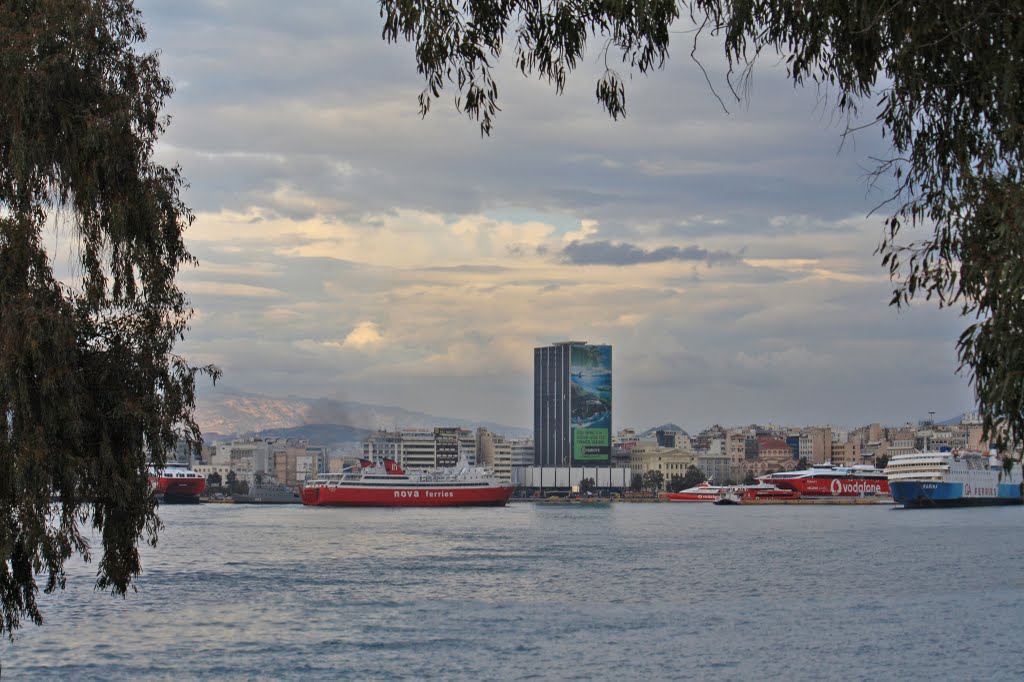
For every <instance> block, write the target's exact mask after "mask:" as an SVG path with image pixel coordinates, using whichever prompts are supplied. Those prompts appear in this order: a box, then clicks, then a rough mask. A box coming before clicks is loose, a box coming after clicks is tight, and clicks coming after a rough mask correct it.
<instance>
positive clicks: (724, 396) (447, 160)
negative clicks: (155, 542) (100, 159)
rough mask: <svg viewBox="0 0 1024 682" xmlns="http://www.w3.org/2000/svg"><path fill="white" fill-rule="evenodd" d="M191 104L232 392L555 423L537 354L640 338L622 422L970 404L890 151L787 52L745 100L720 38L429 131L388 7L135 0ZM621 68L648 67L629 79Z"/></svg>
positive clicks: (198, 335)
mask: <svg viewBox="0 0 1024 682" xmlns="http://www.w3.org/2000/svg"><path fill="white" fill-rule="evenodd" d="M138 4H139V7H140V8H141V9H142V11H143V15H144V17H145V20H146V23H147V26H148V29H149V33H150V35H149V41H148V43H147V47H148V48H150V49H157V50H160V51H161V54H162V57H161V60H162V64H163V68H164V71H165V73H167V74H168V75H169V76H170V77H171V78H172V79H173V81H174V83H175V85H176V88H177V91H176V93H175V95H174V97H173V99H172V101H171V102H170V103H169V105H168V109H167V110H168V113H170V114H171V115H172V117H173V121H172V124H171V127H170V129H169V130H168V132H167V134H166V135H165V136H164V138H163V142H162V144H161V147H160V149H159V159H160V161H161V162H163V163H165V164H175V163H176V164H180V165H181V166H182V168H183V170H184V173H185V175H186V177H187V178H188V180H189V182H190V183H191V188H190V189H189V190H188V192H187V194H186V200H187V202H188V203H189V205H190V206H191V207H192V209H193V210H194V211H195V213H196V215H197V219H196V221H195V224H194V225H193V226H192V228H191V229H190V230H189V231H188V233H187V237H188V243H189V246H190V249H191V250H192V252H193V254H194V255H196V256H197V257H198V258H199V261H200V266H199V267H198V268H196V269H190V270H188V271H185V272H183V273H182V275H181V283H182V285H183V287H184V288H185V290H186V291H187V292H188V294H189V296H190V298H191V300H192V303H193V305H194V307H195V309H196V315H195V317H194V319H193V324H192V330H191V335H190V336H189V338H188V339H187V341H186V342H185V343H183V344H181V345H180V347H179V350H180V351H181V352H183V353H184V354H186V355H187V356H188V357H189V358H190V359H191V360H192V361H194V362H196V363H207V362H213V363H216V364H218V365H220V367H221V368H222V369H223V370H224V379H223V385H224V386H226V387H228V388H231V389H235V390H243V391H251V392H257V393H264V394H268V395H271V396H278V397H283V396H287V395H297V396H304V397H329V398H340V399H349V400H358V401H360V402H365V403H378V404H386V405H397V406H401V407H404V408H408V409H412V410H422V411H426V412H430V413H432V414H437V415H444V416H455V417H464V418H466V419H474V420H485V419H486V420H494V421H498V422H502V423H507V424H511V425H516V426H527V427H528V426H530V424H531V414H532V412H531V410H532V361H533V353H532V349H533V348H534V347H535V346H539V345H547V344H549V343H552V342H555V341H559V340H565V339H580V340H587V341H590V342H592V343H610V344H612V346H613V347H614V351H613V352H614V371H615V378H614V392H615V395H614V410H615V424H614V428H615V429H619V428H622V427H626V426H633V427H641V428H646V427H647V426H651V425H654V424H659V423H663V422H666V421H674V422H676V423H678V424H680V425H682V426H684V427H685V428H687V429H691V430H697V429H700V428H703V427H705V426H708V425H710V424H712V423H715V422H718V423H722V424H744V423H751V422H769V421H774V422H777V423H794V424H824V423H832V424H842V425H851V426H853V425H858V424H862V423H868V422H874V421H880V422H883V423H891V424H896V423H902V422H903V421H906V420H916V419H919V418H922V417H925V416H927V414H928V412H929V411H935V412H936V415H937V416H938V417H948V416H953V415H956V414H958V413H959V412H961V411H963V410H965V409H969V408H970V407H971V404H972V401H971V391H970V389H969V387H968V384H967V381H966V380H965V379H964V378H962V377H958V376H957V375H956V374H955V369H956V355H955V349H954V341H955V338H956V336H957V335H958V334H959V332H960V331H961V330H962V328H963V327H964V326H965V323H964V322H963V321H962V320H960V319H959V318H958V316H957V315H956V313H955V312H951V311H940V310H937V309H935V308H934V307H932V306H930V305H928V304H925V303H924V302H921V303H917V304H915V305H913V306H912V307H911V309H909V310H905V311H902V312H897V311H896V310H895V309H893V308H890V307H889V306H888V305H887V304H888V300H889V298H890V296H891V290H892V287H891V285H890V283H889V282H888V279H887V276H886V274H885V273H884V272H883V270H882V269H881V267H880V264H879V258H878V257H877V256H875V255H874V254H873V252H874V250H875V248H876V246H877V245H878V242H879V238H880V236H881V233H882V218H883V215H882V214H876V215H874V216H869V213H870V212H871V210H872V209H873V208H874V207H875V206H877V205H878V204H879V203H880V202H881V201H882V200H883V199H884V191H881V190H879V189H878V188H875V189H873V188H872V187H871V186H870V185H869V182H868V171H869V170H870V169H871V168H872V163H871V161H870V159H871V157H873V156H879V155H882V154H884V153H885V146H884V144H883V143H882V140H881V135H880V134H879V132H878V131H876V130H867V131H861V132H860V133H858V134H857V135H856V136H855V137H853V138H852V139H847V140H846V142H845V143H843V141H842V139H841V133H842V131H843V128H844V123H845V121H843V120H839V119H838V118H837V117H836V115H835V114H834V112H833V110H832V108H831V107H830V104H829V100H828V99H827V97H823V96H822V94H821V93H819V92H817V91H815V90H813V89H809V88H808V89H803V90H794V89H793V87H792V86H791V85H790V84H789V83H788V82H787V81H786V80H785V78H784V74H783V72H782V70H781V69H780V68H777V67H775V66H774V65H773V63H772V62H771V61H769V60H766V61H764V62H763V63H762V64H760V65H759V69H758V70H757V71H756V72H755V77H754V81H753V87H752V89H751V91H750V94H749V99H748V101H746V102H744V103H741V104H737V103H735V102H731V101H729V100H728V98H725V97H724V94H725V92H726V91H725V90H724V87H723V82H722V81H721V80H720V77H721V73H722V63H721V60H720V58H719V57H718V54H719V53H718V48H717V46H716V45H715V43H714V42H713V41H712V40H708V41H707V42H706V43H704V44H702V51H701V52H700V53H699V54H700V55H701V56H702V60H703V62H704V64H705V66H706V68H707V69H708V71H709V73H710V75H711V78H712V81H713V82H715V83H716V85H717V86H718V88H719V90H720V91H721V92H722V94H723V98H724V99H726V105H727V108H728V113H726V112H725V111H723V108H722V106H721V104H719V102H718V100H717V99H716V98H715V96H714V95H713V94H712V92H711V91H710V89H709V87H708V85H707V84H706V83H705V80H704V75H703V73H702V72H701V70H700V69H699V68H698V67H697V66H696V65H695V64H694V62H693V61H691V60H690V58H689V51H690V44H689V43H690V40H691V38H690V36H689V35H688V34H687V33H685V32H684V30H685V29H686V28H688V27H687V26H685V25H684V24H682V23H680V24H679V27H678V28H679V33H678V34H677V35H676V42H675V43H674V48H673V50H672V54H673V59H672V61H671V62H669V63H668V64H667V65H666V67H665V69H664V70H662V71H659V72H657V73H655V74H653V75H651V76H648V77H639V76H637V77H634V78H633V79H632V80H631V81H629V82H628V84H627V106H628V111H629V114H628V117H627V118H626V119H625V120H620V121H618V122H615V121H612V120H611V119H609V118H608V116H607V115H606V114H605V113H604V112H603V110H602V109H601V108H600V107H599V106H598V105H597V103H596V101H595V99H594V82H595V75H596V74H597V73H598V64H597V60H598V57H597V51H596V50H591V52H590V54H588V56H587V58H586V59H585V61H584V64H583V65H582V68H581V69H580V71H579V72H578V73H577V74H576V75H575V76H574V77H573V78H572V79H571V80H570V82H569V83H568V86H567V87H566V91H565V93H564V94H563V95H562V96H556V95H555V94H554V92H553V90H552V89H551V88H550V87H549V86H548V85H547V84H546V82H542V81H538V80H536V79H527V78H523V77H522V76H521V75H518V74H517V73H516V72H515V71H514V69H512V68H511V53H509V55H508V56H507V58H506V60H505V63H503V64H501V65H500V67H499V69H498V76H499V89H500V102H499V103H500V105H501V107H502V112H501V113H500V114H499V116H498V118H497V121H496V125H495V128H494V131H493V133H492V135H491V137H489V138H481V135H480V131H479V128H478V127H477V125H476V124H475V123H474V122H472V121H469V120H468V119H466V118H465V117H464V116H462V115H460V114H459V113H458V112H456V111H455V109H454V106H453V99H452V98H453V96H454V91H452V92H448V93H446V94H445V95H444V97H443V98H442V100H441V101H439V102H436V103H435V104H434V106H433V108H432V111H431V113H430V114H429V115H428V116H427V117H426V119H421V118H420V116H419V115H418V105H417V95H418V93H419V92H420V89H421V87H422V86H421V81H420V79H419V76H418V75H417V73H416V68H415V63H414V60H413V55H412V49H411V47H410V46H409V45H407V44H404V43H401V44H398V45H387V44H385V43H384V42H383V41H382V40H381V27H382V24H381V19H380V17H379V14H378V7H377V3H375V2H373V1H372V0H361V1H359V2H356V1H354V0H348V1H342V2H338V1H337V0H296V1H295V2H293V3H279V2H270V1H268V0H244V1H242V0H218V1H215V0H208V1H202V0H179V1H178V2H173V3H169V2H157V1H156V0H143V1H142V2H139V3H138ZM623 73H625V72H623Z"/></svg>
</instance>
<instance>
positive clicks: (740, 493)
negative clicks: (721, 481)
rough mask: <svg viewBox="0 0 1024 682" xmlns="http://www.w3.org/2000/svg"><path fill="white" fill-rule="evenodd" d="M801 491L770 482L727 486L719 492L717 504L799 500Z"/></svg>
mask: <svg viewBox="0 0 1024 682" xmlns="http://www.w3.org/2000/svg"><path fill="white" fill-rule="evenodd" d="M800 497H801V495H800V493H799V492H797V491H796V490H787V489H785V488H776V487H775V486H774V485H771V484H768V483H758V484H755V485H733V486H725V487H723V488H722V490H721V492H719V494H718V498H717V499H716V500H715V504H756V503H765V502H785V501H789V500H799V499H800Z"/></svg>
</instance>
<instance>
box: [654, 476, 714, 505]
mask: <svg viewBox="0 0 1024 682" xmlns="http://www.w3.org/2000/svg"><path fill="white" fill-rule="evenodd" d="M722 487H723V486H720V485H711V484H710V483H708V482H707V481H705V482H704V483H701V484H700V485H695V486H694V487H692V488H687V489H686V490H680V491H679V492H677V493H665V495H663V497H664V498H665V499H666V500H668V501H669V502H714V501H715V500H717V499H718V495H719V493H721V492H722Z"/></svg>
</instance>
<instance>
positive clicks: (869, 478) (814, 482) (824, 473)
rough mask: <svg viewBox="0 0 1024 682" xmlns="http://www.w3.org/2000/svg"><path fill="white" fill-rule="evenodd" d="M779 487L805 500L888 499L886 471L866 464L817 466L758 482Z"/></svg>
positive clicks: (774, 475) (762, 479)
mask: <svg viewBox="0 0 1024 682" xmlns="http://www.w3.org/2000/svg"><path fill="white" fill-rule="evenodd" d="M757 480H758V481H760V482H761V483H768V484H771V485H774V486H776V487H778V488H785V489H787V490H795V491H796V492H798V493H800V495H801V496H802V497H872V496H875V497H888V495H889V480H888V478H887V477H886V475H885V471H883V470H882V469H878V468H876V467H873V466H869V465H865V464H855V465H853V466H848V467H846V466H835V465H833V464H830V463H827V462H826V463H825V464H815V465H813V466H811V467H809V468H807V469H802V470H800V471H780V472H777V473H774V474H768V475H766V476H761V477H759V478H758V479H757Z"/></svg>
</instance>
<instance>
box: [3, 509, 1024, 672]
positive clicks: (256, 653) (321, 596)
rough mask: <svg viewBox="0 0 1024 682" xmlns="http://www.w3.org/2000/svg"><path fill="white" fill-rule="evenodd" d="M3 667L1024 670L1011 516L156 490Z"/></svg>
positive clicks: (1018, 541)
mask: <svg viewBox="0 0 1024 682" xmlns="http://www.w3.org/2000/svg"><path fill="white" fill-rule="evenodd" d="M161 513H162V517H163V520H164V522H165V524H166V529H165V530H164V531H163V533H162V534H161V536H160V543H159V546H158V547H157V548H156V549H151V548H148V547H146V549H145V554H144V556H145V572H144V574H143V575H142V576H141V577H140V579H139V581H138V592H137V593H130V594H129V596H128V597H127V598H126V599H121V598H115V597H111V596H109V595H107V594H106V593H98V592H94V591H93V590H92V576H93V573H94V570H95V569H94V567H93V566H85V565H81V564H76V565H74V566H73V567H72V568H71V571H70V577H69V581H68V589H67V590H66V591H64V592H63V593H60V594H56V595H53V596H50V597H45V599H44V600H43V609H44V617H45V619H46V622H45V624H44V625H43V626H42V627H35V626H31V625H29V626H26V627H25V628H23V629H22V630H21V631H19V633H18V635H17V638H16V640H15V642H14V643H13V644H12V643H10V642H6V641H5V642H0V661H2V663H3V675H4V677H10V678H11V679H37V678H52V679H57V678H60V679H74V680H81V679H104V680H106V679H139V678H145V679H183V678H184V679H190V678H200V677H202V678H219V679H239V678H240V679H280V678H298V677H310V678H314V677H315V678H320V679H367V678H375V679H389V678H406V679H419V678H441V679H472V680H477V679H537V680H546V679H566V678H570V679H588V680H590V679H670V678H673V679H679V678H690V679H702V678H703V679H707V678H716V679H718V678H721V679H743V680H755V679H781V678H785V679H800V680H821V679H925V678H931V679H943V680H946V679H948V680H961V679H975V680H1004V679H1005V680H1020V679H1024V656H1022V655H1021V653H1020V649H1021V647H1020V642H1021V634H1022V632H1024V509H1022V508H1019V507H1015V508H983V509H954V510H926V511H902V510H894V509H891V508H889V507H886V506H856V507H854V506H759V507H716V506H714V505H708V504H692V505H682V504H615V505H608V506H575V505H534V504H522V503H521V504H513V505H510V506H508V507H505V508H501V509H432V510H419V509H397V510H391V509H386V510H374V509H319V508H306V507H301V506H285V507H259V506H249V505H200V506H183V507H165V508H163V509H162V511H161Z"/></svg>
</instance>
